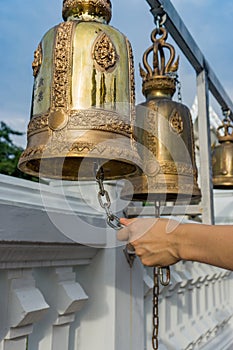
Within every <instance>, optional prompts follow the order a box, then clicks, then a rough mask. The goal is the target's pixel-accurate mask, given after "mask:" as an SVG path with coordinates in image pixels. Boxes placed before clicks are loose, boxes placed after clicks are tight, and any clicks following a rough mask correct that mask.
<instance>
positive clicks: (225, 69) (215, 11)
mask: <svg viewBox="0 0 233 350" xmlns="http://www.w3.org/2000/svg"><path fill="white" fill-rule="evenodd" d="M171 2H172V4H173V5H174V6H175V8H176V9H177V11H178V12H179V14H180V16H181V18H182V19H183V21H184V23H185V25H186V26H187V28H188V29H189V31H190V32H191V34H192V36H193V37H194V39H195V41H196V42H197V44H198V46H199V48H200V49H201V51H202V52H203V53H204V54H205V56H206V59H207V61H208V62H209V63H210V65H211V67H212V68H213V69H214V70H215V73H216V75H217V77H218V78H219V80H220V81H221V83H222V85H223V86H224V88H225V90H226V91H227V93H228V94H229V96H230V97H231V98H233V64H232V62H233V59H232V57H233V45H232V41H233V40H232V35H231V33H232V18H233V1H232V0H222V1H221V2H219V0H218V1H217V0H171ZM112 5H113V17H112V21H111V25H112V26H114V27H116V28H118V29H119V30H120V31H121V32H123V33H124V34H126V35H127V36H128V38H129V40H130V41H131V43H132V46H133V51H134V57H135V68H136V69H135V76H136V97H137V103H139V102H142V101H143V96H142V95H141V79H140V77H139V73H138V64H139V62H140V61H141V57H142V54H143V52H144V51H145V49H146V48H147V47H148V46H149V45H150V33H151V31H152V30H153V28H154V22H153V17H152V15H151V14H150V11H149V9H150V8H149V5H148V4H147V2H146V0H112ZM61 12H62V0H33V1H32V0H24V1H22V0H1V9H0V74H1V84H0V120H3V121H5V122H7V123H8V124H9V125H11V126H12V127H14V128H15V129H17V130H21V131H26V128H27V123H28V121H29V111H30V104H31V92H32V83H33V77H32V69H31V63H32V60H33V53H34V50H35V49H36V47H37V45H38V43H39V42H40V40H41V38H42V36H43V35H44V33H45V32H46V31H47V30H48V29H49V28H51V27H53V26H54V25H56V24H57V23H59V22H61V21H62V17H61ZM170 42H172V40H171V39H170ZM175 47H176V49H177V52H178V53H179V54H180V56H181V61H180V69H179V76H180V80H181V84H182V97H183V103H185V104H187V105H188V106H189V107H191V105H192V103H193V100H194V97H195V92H196V85H195V74H194V71H193V69H192V67H191V66H190V65H189V63H188V62H187V60H186V59H185V57H184V56H183V55H182V54H181V53H180V51H179V49H178V48H177V46H176V45H175ZM212 103H213V104H214V106H215V109H218V106H217V105H215V102H214V100H213V101H212ZM217 112H218V110H217ZM17 142H18V143H20V144H21V145H25V143H26V136H25V137H23V138H19V139H17Z"/></svg>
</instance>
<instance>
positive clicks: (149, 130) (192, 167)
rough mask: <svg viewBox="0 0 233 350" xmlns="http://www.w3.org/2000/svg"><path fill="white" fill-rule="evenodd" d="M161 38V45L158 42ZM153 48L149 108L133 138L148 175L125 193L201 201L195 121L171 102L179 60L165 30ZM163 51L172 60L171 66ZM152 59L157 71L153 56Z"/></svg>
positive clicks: (147, 81)
mask: <svg viewBox="0 0 233 350" xmlns="http://www.w3.org/2000/svg"><path fill="white" fill-rule="evenodd" d="M159 35H160V38H159V39H158V38H157V36H159ZM151 39H152V42H153V45H152V46H151V47H150V48H149V49H147V50H146V51H145V53H144V55H143V65H144V69H143V68H142V67H141V66H140V74H141V76H142V79H143V83H142V89H143V93H144V95H145V96H146V102H144V103H142V104H140V105H138V106H137V108H136V121H135V128H134V134H135V138H136V140H137V142H138V144H137V146H138V152H139V154H140V156H141V158H142V159H143V173H140V172H138V173H137V175H136V176H134V177H133V178H129V179H128V180H129V181H128V182H127V183H126V184H125V186H124V187H123V189H122V193H121V196H122V198H124V199H127V200H130V199H131V198H132V199H133V200H139V201H154V200H162V201H163V200H177V199H180V200H181V201H184V200H187V201H189V200H191V199H192V200H194V199H195V200H199V199H200V197H201V193H200V189H199V188H198V184H197V168H196V164H195V148H194V136H193V126H192V119H191V115H190V111H189V109H188V108H187V107H186V106H185V105H183V104H182V103H180V102H175V101H172V100H171V97H172V95H173V94H174V92H175V84H176V83H175V78H176V76H175V75H172V74H173V73H175V72H176V70H177V69H178V63H179V59H176V60H175V50H174V48H173V47H172V46H171V45H170V44H167V43H166V42H165V41H166V39H167V32H166V30H165V29H164V28H159V29H155V30H154V31H153V32H152V35H151ZM164 49H168V51H169V53H170V56H169V57H168V61H167V62H166V60H165V57H167V56H166V55H165V52H164ZM150 53H153V58H152V62H153V67H151V66H150V64H149V62H148V59H149V54H150Z"/></svg>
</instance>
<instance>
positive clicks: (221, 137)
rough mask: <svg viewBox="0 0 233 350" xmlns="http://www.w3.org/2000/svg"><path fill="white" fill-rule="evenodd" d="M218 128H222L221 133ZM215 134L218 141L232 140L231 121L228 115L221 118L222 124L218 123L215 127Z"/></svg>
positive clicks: (232, 126)
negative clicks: (216, 127)
mask: <svg viewBox="0 0 233 350" xmlns="http://www.w3.org/2000/svg"><path fill="white" fill-rule="evenodd" d="M220 130H221V131H222V130H224V133H222V132H221V131H220ZM217 135H218V141H219V142H220V143H221V142H226V141H230V142H233V123H232V121H231V119H230V118H229V117H228V118H224V119H223V123H222V125H220V126H219V127H218V129H217Z"/></svg>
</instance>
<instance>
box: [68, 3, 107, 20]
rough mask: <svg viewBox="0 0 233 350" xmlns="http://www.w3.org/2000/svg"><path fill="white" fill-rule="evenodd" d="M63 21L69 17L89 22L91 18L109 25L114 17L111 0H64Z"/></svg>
mask: <svg viewBox="0 0 233 350" xmlns="http://www.w3.org/2000/svg"><path fill="white" fill-rule="evenodd" d="M62 15H63V19H64V20H65V21H66V20H67V19H68V18H69V17H74V18H78V19H81V20H87V19H89V20H90V18H91V19H92V20H93V19H95V20H97V21H104V22H106V23H109V22H110V20H111V16H112V5H111V1H110V0H63V10H62Z"/></svg>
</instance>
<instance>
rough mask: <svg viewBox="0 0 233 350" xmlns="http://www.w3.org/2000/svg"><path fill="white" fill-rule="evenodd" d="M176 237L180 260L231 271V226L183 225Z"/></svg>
mask: <svg viewBox="0 0 233 350" xmlns="http://www.w3.org/2000/svg"><path fill="white" fill-rule="evenodd" d="M178 236H179V238H178V240H179V255H180V258H181V259H183V260H192V261H199V262H203V263H207V264H211V265H214V266H218V267H221V268H225V269H229V270H233V226H230V225H229V226H228V225H226V226H225V225H224V226H217V225H216V226H212V225H211V226H210V225H203V224H201V225H198V224H183V225H180V226H179V230H178Z"/></svg>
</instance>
